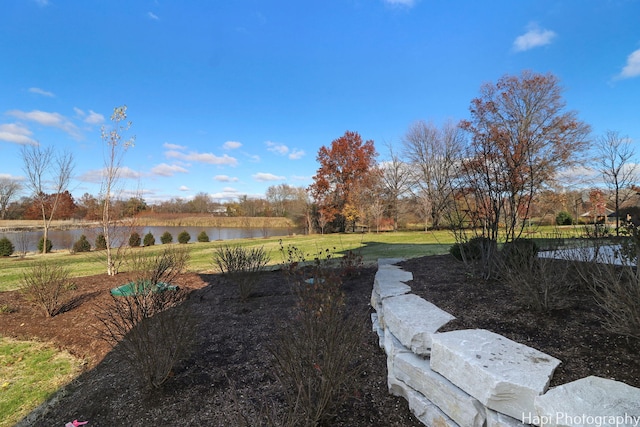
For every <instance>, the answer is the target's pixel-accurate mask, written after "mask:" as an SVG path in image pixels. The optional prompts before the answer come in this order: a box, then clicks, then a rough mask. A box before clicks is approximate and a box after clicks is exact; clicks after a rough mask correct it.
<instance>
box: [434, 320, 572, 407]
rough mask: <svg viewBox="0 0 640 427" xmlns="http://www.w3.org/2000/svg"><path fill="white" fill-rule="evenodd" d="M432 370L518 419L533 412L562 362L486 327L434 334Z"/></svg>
mask: <svg viewBox="0 0 640 427" xmlns="http://www.w3.org/2000/svg"><path fill="white" fill-rule="evenodd" d="M432 340H433V347H432V350H431V368H432V369H433V370H434V371H436V372H439V373H440V374H442V375H443V376H445V377H446V378H448V379H449V380H450V381H451V382H452V383H454V384H455V385H457V386H458V387H460V388H461V389H463V390H464V391H466V392H467V393H469V394H470V395H472V396H473V397H475V398H476V399H478V400H479V401H480V402H481V403H482V404H484V405H485V406H487V407H488V408H491V409H494V410H496V411H498V412H502V413H504V414H507V415H509V416H511V417H513V418H516V419H520V417H522V414H523V413H528V412H531V413H533V412H534V410H535V408H534V399H535V398H536V396H538V395H540V394H542V393H544V391H545V390H546V389H547V387H548V385H549V381H550V380H551V377H552V376H553V371H554V370H555V368H556V367H557V366H558V365H559V364H560V361H559V360H558V359H556V358H554V357H551V356H549V355H547V354H545V353H542V352H540V351H538V350H535V349H533V348H531V347H527V346H525V345H523V344H519V343H517V342H515V341H511V340H509V339H507V338H505V337H503V336H501V335H498V334H495V333H493V332H490V331H486V330H483V329H469V330H460V331H452V332H444V333H440V334H434V335H433V336H432Z"/></svg>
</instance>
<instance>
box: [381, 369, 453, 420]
mask: <svg viewBox="0 0 640 427" xmlns="http://www.w3.org/2000/svg"><path fill="white" fill-rule="evenodd" d="M389 392H390V393H391V394H393V395H394V396H400V397H403V398H404V400H406V401H407V403H408V404H409V410H410V411H411V413H412V414H413V415H415V416H416V418H417V419H418V420H419V421H420V422H421V423H422V424H424V425H426V426H430V427H431V426H432V427H460V426H459V425H458V424H456V422H455V421H453V420H452V419H451V418H449V417H447V415H446V414H445V413H444V412H442V411H441V410H440V408H438V407H437V406H436V405H434V404H433V403H431V402H429V400H428V399H427V398H426V397H424V396H423V395H422V394H421V393H418V392H417V391H415V390H414V389H412V388H411V387H409V386H408V385H407V384H405V383H404V382H402V381H399V380H392V381H391V382H390V383H389ZM464 427H466V426H464Z"/></svg>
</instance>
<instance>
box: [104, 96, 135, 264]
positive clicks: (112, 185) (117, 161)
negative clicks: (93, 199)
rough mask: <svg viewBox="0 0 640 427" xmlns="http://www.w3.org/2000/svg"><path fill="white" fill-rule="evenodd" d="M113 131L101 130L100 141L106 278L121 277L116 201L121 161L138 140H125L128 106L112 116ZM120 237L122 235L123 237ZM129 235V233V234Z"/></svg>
mask: <svg viewBox="0 0 640 427" xmlns="http://www.w3.org/2000/svg"><path fill="white" fill-rule="evenodd" d="M111 122H112V123H113V124H112V127H111V128H110V129H107V127H106V126H102V129H101V137H102V141H103V142H104V143H105V154H104V168H103V173H102V188H101V190H100V194H101V196H102V200H101V202H102V218H101V222H102V233H103V234H104V238H105V243H106V251H105V252H106V257H107V274H108V275H109V276H114V275H116V274H117V273H118V267H119V263H120V262H121V261H122V260H121V259H120V257H117V256H116V255H117V254H118V251H116V252H115V253H114V251H113V250H112V247H113V246H114V243H115V240H116V234H117V233H118V230H117V229H116V227H117V220H118V219H119V218H118V216H116V215H115V214H114V203H113V202H114V201H115V200H116V195H117V192H118V188H117V184H118V181H119V179H120V172H121V166H122V159H123V156H124V153H126V151H127V150H128V149H129V148H130V147H132V146H133V143H134V141H135V137H131V138H129V139H123V138H124V134H125V133H126V132H127V131H128V130H129V128H130V127H131V122H130V121H128V120H127V106H126V105H124V106H121V107H116V108H114V110H113V114H112V115H111ZM120 234H121V233H120ZM127 234H129V233H127ZM120 237H121V238H120V242H118V243H119V244H118V247H119V248H121V247H124V246H125V239H123V238H122V236H120Z"/></svg>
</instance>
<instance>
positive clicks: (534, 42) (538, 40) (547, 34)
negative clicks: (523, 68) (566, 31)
mask: <svg viewBox="0 0 640 427" xmlns="http://www.w3.org/2000/svg"><path fill="white" fill-rule="evenodd" d="M527 28H528V31H527V32H526V33H524V34H523V35H521V36H518V37H516V39H515V40H514V42H513V50H515V51H516V52H524V51H525V50H529V49H533V48H536V47H540V46H545V45H548V44H550V43H551V42H552V41H553V39H554V38H555V37H556V35H557V34H556V33H555V32H554V31H551V30H547V29H544V28H540V27H538V25H537V24H530V25H529V26H528V27H527Z"/></svg>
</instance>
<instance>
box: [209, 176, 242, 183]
mask: <svg viewBox="0 0 640 427" xmlns="http://www.w3.org/2000/svg"><path fill="white" fill-rule="evenodd" d="M213 179H214V180H216V181H218V182H238V178H236V177H233V176H228V175H216V176H214V177H213Z"/></svg>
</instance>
